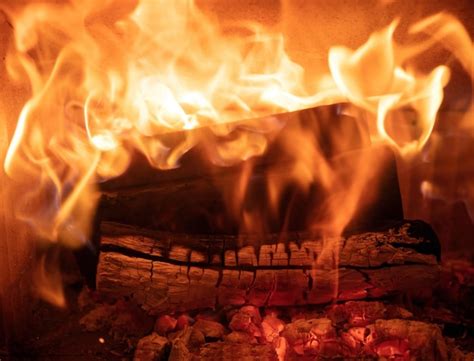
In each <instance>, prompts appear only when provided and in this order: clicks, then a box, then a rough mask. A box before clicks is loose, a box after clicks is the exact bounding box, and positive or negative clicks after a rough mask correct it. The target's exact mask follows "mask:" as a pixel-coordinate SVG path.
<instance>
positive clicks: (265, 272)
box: [97, 221, 440, 314]
mask: <svg viewBox="0 0 474 361" xmlns="http://www.w3.org/2000/svg"><path fill="white" fill-rule="evenodd" d="M101 231H102V235H101V252H100V257H99V264H98V269H97V288H98V290H99V291H100V292H103V293H106V294H109V295H112V296H115V297H123V296H125V297H130V298H131V299H133V300H134V301H135V302H137V303H138V304H139V305H141V306H142V307H143V308H144V309H145V310H146V311H147V312H149V313H151V314H158V313H161V312H166V311H184V310H190V309H201V308H214V307H216V306H225V305H241V304H246V303H249V304H253V305H256V306H265V305H268V306H284V305H302V304H322V303H326V302H331V301H334V300H352V299H363V298H377V297H384V296H388V295H392V294H400V293H402V294H410V295H412V296H419V297H421V296H424V297H426V296H429V295H430V293H431V291H432V289H433V288H434V287H435V286H436V283H437V281H438V277H439V267H438V261H439V256H440V250H439V241H438V239H437V237H436V235H435V234H434V232H433V231H432V229H431V228H430V226H429V225H427V224H425V223H423V222H421V221H404V222H402V223H400V224H398V225H394V226H392V227H390V228H388V229H385V230H379V231H374V232H366V233H360V234H356V235H352V236H347V237H340V238H337V239H336V238H333V239H321V238H318V237H317V236H315V235H311V234H305V233H292V234H286V235H278V236H276V235H274V236H270V235H269V236H267V237H256V236H245V237H244V236H239V237H237V236H215V235H210V236H196V235H179V234H172V233H163V232H155V231H150V230H146V229H139V228H136V227H131V226H125V225H120V224H115V223H109V222H103V223H102V225H101Z"/></svg>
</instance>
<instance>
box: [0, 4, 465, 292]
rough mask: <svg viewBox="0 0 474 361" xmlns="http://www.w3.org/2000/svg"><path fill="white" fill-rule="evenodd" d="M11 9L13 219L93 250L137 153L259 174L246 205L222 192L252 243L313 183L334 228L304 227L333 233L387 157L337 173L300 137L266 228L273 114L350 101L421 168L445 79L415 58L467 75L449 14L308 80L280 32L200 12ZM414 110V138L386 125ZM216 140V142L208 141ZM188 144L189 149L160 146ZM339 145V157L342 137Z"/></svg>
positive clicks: (375, 136) (276, 183)
mask: <svg viewBox="0 0 474 361" xmlns="http://www.w3.org/2000/svg"><path fill="white" fill-rule="evenodd" d="M4 8H5V12H6V13H7V15H8V17H9V18H10V19H11V22H12V25H13V27H14V39H13V42H12V44H11V51H10V53H9V55H8V59H7V65H8V72H9V74H10V76H11V78H12V79H13V80H15V81H17V82H20V83H22V84H27V85H28V86H29V88H30V90H31V98H30V99H29V100H28V102H26V104H25V105H24V107H23V110H22V111H21V114H20V115H19V118H18V122H17V127H16V131H15V133H14V135H13V138H12V139H11V142H10V145H9V148H8V153H7V155H6V157H5V162H4V168H5V171H6V173H7V174H8V175H9V176H10V177H11V178H13V179H15V180H17V181H18V182H19V183H21V184H23V185H24V186H26V188H27V189H29V191H28V192H26V193H25V194H22V195H21V198H20V200H19V202H18V209H17V210H16V212H17V216H18V217H20V218H21V219H23V220H25V221H27V222H29V223H30V224H31V225H32V226H33V228H34V230H35V232H36V234H37V235H38V237H39V238H40V239H41V240H43V241H44V244H50V243H56V242H61V243H64V244H67V245H68V246H70V247H80V246H83V245H84V244H86V243H87V240H88V237H89V235H90V232H91V219H92V216H93V213H94V210H95V205H96V203H97V198H98V194H97V193H98V192H97V184H98V183H100V182H102V181H105V180H107V179H110V178H113V177H116V176H118V175H120V174H122V173H124V172H125V171H126V170H127V168H128V166H129V164H130V162H131V159H132V154H133V151H134V150H138V151H140V152H142V153H143V154H144V155H145V156H146V157H147V159H148V161H149V162H150V164H151V165H153V166H154V167H157V168H159V169H163V170H165V169H170V168H175V167H178V166H179V160H180V157H181V156H182V155H183V154H185V153H186V152H187V151H189V150H190V149H191V148H193V147H194V146H195V145H196V144H199V143H202V142H204V143H205V145H206V149H207V152H208V156H209V158H210V159H211V161H212V162H213V163H215V164H218V165H222V166H225V165H230V164H236V163H238V162H241V161H245V160H250V162H249V163H248V165H247V166H246V167H245V168H244V172H243V173H242V175H241V180H240V182H239V184H238V185H237V191H236V192H234V191H230V192H229V190H222V191H223V192H227V193H226V194H228V197H227V198H228V204H229V211H230V212H232V214H234V215H235V217H236V218H238V219H240V220H241V224H242V232H255V231H257V230H259V231H261V232H264V231H265V222H266V218H267V217H269V216H268V214H271V216H275V213H277V210H276V209H275V204H277V201H278V200H279V198H280V197H281V194H282V192H283V190H284V188H285V185H287V184H288V183H296V184H298V185H299V187H300V188H301V189H302V191H303V193H304V192H306V191H307V190H308V189H309V188H310V187H311V186H313V185H315V184H317V185H318V186H321V187H322V188H323V189H324V190H325V192H327V194H331V195H332V196H331V197H330V198H329V201H328V202H327V204H324V207H325V212H324V217H323V219H319V218H318V219H312V220H311V221H310V222H309V224H308V228H312V229H322V231H323V233H325V234H328V235H338V234H340V233H341V232H342V231H343V229H344V227H345V226H346V225H347V223H348V222H349V221H350V219H351V217H352V215H353V213H354V211H355V209H356V208H357V207H358V206H360V202H361V198H362V194H363V193H364V192H366V190H365V189H364V187H365V184H366V180H367V179H368V178H370V177H373V176H375V174H376V173H377V169H378V166H377V165H378V164H379V163H382V162H383V159H379V158H378V157H376V156H375V155H368V154H365V155H362V156H360V157H359V158H358V159H356V161H354V162H353V163H351V164H348V163H347V162H339V163H338V162H336V163H329V162H328V160H327V159H326V157H325V156H324V153H323V151H322V149H321V148H320V147H321V145H320V144H318V143H317V142H316V141H315V138H314V136H313V135H311V134H308V132H307V131H306V130H305V129H304V128H295V129H294V130H293V131H292V132H291V133H289V134H288V135H287V136H286V137H285V142H284V144H283V147H284V149H285V150H286V152H287V153H288V154H289V155H291V156H292V157H293V158H294V159H295V160H296V162H295V163H294V164H295V165H294V167H293V168H292V169H289V170H288V172H286V173H285V174H284V175H283V176H280V175H278V174H281V173H278V169H270V170H269V173H268V174H267V183H268V204H270V205H271V206H272V209H270V210H267V212H268V214H267V215H266V216H262V214H261V213H260V212H256V213H252V212H250V211H248V210H245V209H242V207H241V204H242V199H243V198H244V197H245V194H246V192H247V183H248V179H249V177H250V175H251V172H252V163H251V160H252V158H254V157H255V156H258V155H261V154H263V153H264V152H265V150H266V148H267V145H268V143H269V142H271V141H272V140H273V138H274V136H275V134H278V132H279V131H280V130H281V129H282V124H281V120H279V119H278V118H276V117H272V116H271V115H272V114H276V113H282V112H289V111H295V110H299V109H304V108H308V107H315V106H320V105H328V104H335V103H341V102H349V103H351V104H352V105H353V108H357V109H359V110H362V111H363V112H364V114H365V115H364V117H365V118H367V120H368V126H369V129H370V131H371V139H372V142H373V143H383V144H389V145H390V146H392V147H393V148H395V149H397V150H398V151H399V152H400V154H402V155H413V154H417V152H419V151H420V150H421V149H422V148H423V147H424V146H425V144H426V143H427V142H428V141H429V139H430V134H431V133H432V131H433V128H434V125H435V120H436V115H437V111H438V109H439V107H440V105H441V102H442V100H443V88H444V87H445V86H446V84H447V83H448V80H449V76H450V71H449V69H448V68H447V67H446V66H445V65H443V64H439V65H438V66H436V67H434V68H432V69H430V70H429V71H427V72H426V71H421V70H419V69H418V68H417V64H416V58H417V57H418V56H419V55H420V54H423V53H424V52H425V51H427V50H428V49H429V48H430V47H432V46H434V45H435V44H439V43H440V42H442V43H443V44H444V46H446V48H447V49H448V50H449V51H451V52H452V54H453V55H454V56H455V57H456V58H457V59H459V61H460V63H461V64H463V65H464V66H465V67H466V69H468V71H469V72H471V69H469V68H468V67H469V61H470V59H471V58H470V57H469V56H470V55H471V56H472V41H471V39H470V38H469V35H468V34H467V32H466V31H465V30H464V28H463V27H462V25H461V24H460V23H459V22H458V21H457V20H456V19H454V18H452V17H450V16H448V15H446V14H438V15H434V16H432V17H430V18H428V19H424V20H421V21H420V22H418V23H416V24H414V25H412V26H411V27H410V29H409V33H410V34H411V35H413V36H418V35H420V34H428V35H427V38H426V39H425V40H423V41H422V42H421V43H419V44H418V43H417V44H415V45H404V44H397V43H396V42H395V40H394V33H395V31H396V30H397V25H398V21H397V20H395V21H393V22H392V23H391V24H390V25H388V26H387V27H385V28H383V29H380V30H377V31H376V32H374V33H373V34H372V35H371V36H370V38H369V39H368V40H367V42H366V43H365V44H363V45H361V46H360V47H359V48H358V49H355V50H353V49H348V48H345V47H341V46H337V44H334V46H333V47H331V49H330V51H329V54H328V55H327V58H328V69H327V70H322V71H321V73H318V74H317V75H316V76H309V75H308V74H307V71H306V70H307V69H304V68H303V67H302V66H301V65H299V64H298V63H296V62H295V61H293V60H292V58H291V57H290V56H289V54H287V52H286V50H285V36H284V34H283V33H279V32H277V31H275V30H274V29H268V28H265V27H264V26H262V25H260V24H256V23H250V22H248V23H246V22H240V23H232V24H222V23H220V22H219V21H218V20H217V19H214V18H212V17H210V16H209V14H207V13H204V12H203V11H201V10H200V9H199V7H197V6H196V5H195V4H194V2H193V1H192V0H180V1H171V2H170V1H165V0H159V1H144V0H143V1H137V2H136V3H135V2H130V1H125V0H124V1H114V2H111V1H105V0H104V1H100V2H97V1H92V0H88V1H77V0H71V1H69V2H65V3H49V2H48V3H42V2H34V3H30V4H27V5H24V6H20V5H15V4H8V5H4ZM471 75H472V74H471ZM407 107H408V108H410V109H412V110H413V111H414V112H415V114H416V119H417V120H418V121H417V124H416V126H417V132H416V134H415V135H413V134H406V132H403V131H402V132H401V133H400V131H398V132H397V131H392V130H391V129H390V127H389V126H388V124H389V123H390V124H391V123H393V120H394V119H397V114H399V113H398V112H399V111H400V110H401V109H406V108H407ZM245 119H253V120H248V121H246V122H244V123H243V124H244V125H245V126H244V127H241V128H239V129H237V125H238V124H240V125H241V124H242V122H240V123H236V121H242V120H245ZM255 119H257V120H255ZM205 127H207V129H210V130H212V132H213V134H214V135H215V139H219V141H216V140H215V139H214V138H212V139H211V138H209V137H208V136H207V135H205V134H207V133H206V132H203V131H201V130H202V129H204V128H205ZM177 131H180V132H182V133H180V134H181V138H180V140H179V141H177V142H174V143H173V144H172V145H170V144H167V143H165V142H164V141H163V137H165V136H166V135H167V134H168V133H173V132H177ZM347 131H348V132H350V130H349V129H348V130H347ZM233 132H235V133H233ZM231 133H232V134H234V136H233V137H232V138H231V139H225V137H226V136H227V135H229V134H231ZM235 134H237V136H235ZM347 136H348V137H351V134H349V133H348V135H347ZM222 139H224V140H222ZM333 141H334V142H335V143H339V144H341V145H342V144H344V142H345V139H335V140H333ZM341 177H342V179H344V180H345V181H344V182H340V181H338V179H341ZM339 204H344V207H343V208H344V209H343V210H341V208H340V207H339V206H338V205H339ZM50 288H51V287H50ZM44 293H45V292H43V294H44Z"/></svg>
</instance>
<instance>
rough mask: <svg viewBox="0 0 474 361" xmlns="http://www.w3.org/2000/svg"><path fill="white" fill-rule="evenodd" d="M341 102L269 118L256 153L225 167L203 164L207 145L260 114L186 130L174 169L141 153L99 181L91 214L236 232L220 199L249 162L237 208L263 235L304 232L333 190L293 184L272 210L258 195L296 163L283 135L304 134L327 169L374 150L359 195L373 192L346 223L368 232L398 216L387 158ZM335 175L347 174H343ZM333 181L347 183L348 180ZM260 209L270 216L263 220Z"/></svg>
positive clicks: (175, 228) (246, 127)
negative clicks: (272, 123)
mask: <svg viewBox="0 0 474 361" xmlns="http://www.w3.org/2000/svg"><path fill="white" fill-rule="evenodd" d="M343 107H344V106H343V105H341V104H337V105H332V106H322V107H316V108H311V109H305V110H300V111H296V112H291V113H285V114H279V115H275V116H273V119H276V120H277V122H280V123H281V124H282V127H281V128H278V129H277V130H274V131H272V132H270V133H269V134H267V135H266V136H267V138H268V144H267V148H266V150H265V152H264V154H262V155H260V156H255V157H251V158H250V159H249V160H246V161H243V162H238V163H237V164H234V165H230V166H225V167H224V166H222V165H216V164H215V163H213V162H212V161H211V160H212V159H213V158H214V156H215V155H213V152H212V150H210V149H213V146H210V145H209V144H214V145H215V144H220V143H221V142H224V143H225V142H226V141H227V140H229V139H235V138H237V137H239V135H241V134H242V133H245V132H247V133H248V132H252V130H250V128H251V127H253V128H254V129H258V124H259V122H260V123H262V124H265V122H266V121H267V120H266V119H267V118H263V119H257V120H250V121H242V122H237V123H235V124H232V125H231V126H232V127H233V129H234V130H233V131H231V132H230V133H229V134H228V135H227V136H217V135H215V134H214V133H213V132H212V130H211V128H210V127H204V128H200V129H196V130H192V131H191V132H194V133H196V135H195V137H197V138H198V139H201V141H200V142H198V143H197V144H196V145H195V147H193V148H192V149H191V150H189V151H188V152H187V153H186V154H184V155H183V156H182V157H181V159H180V162H179V167H178V168H176V169H170V170H157V169H154V168H153V167H151V166H150V165H149V164H148V162H147V161H146V160H145V159H144V158H143V157H140V156H136V157H135V159H134V161H133V162H132V164H131V167H130V169H129V170H128V171H127V172H126V173H125V174H124V175H123V176H121V177H118V178H116V179H113V180H110V181H108V182H106V183H104V184H101V189H102V192H103V197H102V199H101V202H100V207H99V218H100V219H101V220H106V221H112V222H118V223H125V224H130V225H135V226H139V227H144V228H150V229H155V230H160V231H169V232H181V233H194V234H197V233H205V234H212V233H215V234H222V233H226V234H237V233H239V226H240V224H241V223H242V222H241V221H242V220H241V219H235V218H236V217H235V215H232V214H230V213H231V212H230V211H229V205H228V204H227V203H226V198H229V196H230V195H231V194H233V193H234V192H235V191H236V188H237V185H238V184H239V183H240V182H241V181H240V176H241V174H242V173H243V170H244V169H245V167H250V168H251V176H250V179H249V182H248V186H247V190H246V196H245V198H244V199H243V200H242V204H241V207H242V209H245V210H251V211H252V212H253V211H255V212H253V214H255V213H258V214H261V215H262V217H263V218H266V219H265V220H264V222H265V226H266V231H267V232H280V231H281V230H282V229H285V230H286V231H299V230H302V229H307V226H308V224H314V220H317V219H319V218H324V217H325V214H324V212H325V209H324V204H327V203H328V198H329V197H331V196H333V195H334V194H332V193H331V192H329V193H328V192H327V189H325V187H322V186H320V185H318V184H317V182H315V184H313V185H312V186H311V187H310V189H308V190H306V191H305V192H303V191H302V190H301V187H298V185H297V182H295V183H294V184H288V185H287V186H286V188H285V189H284V191H283V192H282V195H281V198H280V202H279V204H278V205H277V206H276V207H277V209H272V210H269V209H268V199H267V197H266V195H267V194H268V189H267V187H268V184H267V183H268V179H269V177H270V178H271V177H273V178H275V179H276V180H277V181H278V180H279V179H280V178H281V175H283V174H286V173H287V172H288V169H292V168H293V167H294V166H295V164H296V163H295V162H297V159H295V156H294V154H292V153H291V152H289V151H288V150H287V148H286V146H287V143H288V136H289V134H290V135H291V134H295V132H296V133H298V134H299V133H301V132H304V133H305V134H307V135H308V137H310V138H311V139H312V142H313V143H314V147H315V148H317V149H319V151H320V152H321V153H322V156H323V158H324V159H325V161H327V162H328V163H329V166H331V167H338V166H339V167H342V168H344V169H345V168H349V169H350V167H348V165H352V164H357V163H355V162H358V160H360V159H369V158H372V157H371V156H370V154H377V156H379V157H380V159H382V160H383V162H382V163H383V166H381V167H380V169H379V172H377V175H376V176H374V177H371V178H370V179H367V181H366V184H364V189H365V191H364V194H365V195H367V193H368V192H367V190H375V191H374V194H373V197H371V199H370V200H369V199H368V198H369V197H368V196H365V197H364V198H365V199H364V201H365V202H366V204H365V205H364V206H363V207H359V208H358V211H357V212H356V214H355V215H354V216H353V217H352V221H351V222H350V224H349V226H348V228H350V229H365V230H371V229H373V228H374V227H376V226H378V225H380V223H383V222H384V221H386V220H401V219H403V207H402V202H401V195H400V189H399V186H398V176H397V169H396V163H395V159H394V155H393V154H392V152H391V150H389V149H387V148H382V147H376V148H374V147H371V146H370V140H369V136H368V131H367V129H366V126H365V123H364V120H363V119H356V118H355V117H351V116H347V115H344V114H343V113H344V112H343V111H341V109H343ZM254 132H256V133H258V131H257V130H254ZM186 136H190V133H189V132H187V133H186V132H174V133H170V134H166V135H164V136H163V137H162V138H160V141H161V142H163V143H164V144H167V145H169V146H170V147H173V146H175V145H176V144H179V143H180V142H182V141H183V140H184V139H186ZM295 141H296V142H297V141H298V140H297V139H295ZM366 153H367V154H366ZM369 153H370V154H369ZM269 169H272V172H269ZM275 169H279V172H280V173H279V172H278V171H277V172H276V171H275ZM270 174H272V175H270ZM340 177H341V178H342V177H346V178H347V174H344V175H341V176H340ZM333 182H334V183H341V184H347V183H348V182H349V183H350V179H349V180H348V179H335V180H333ZM341 188H342V189H345V187H341ZM334 191H335V190H332V192H334ZM341 199H344V198H343V197H341ZM275 211H276V212H275ZM268 214H278V216H272V217H266V215H268Z"/></svg>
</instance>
